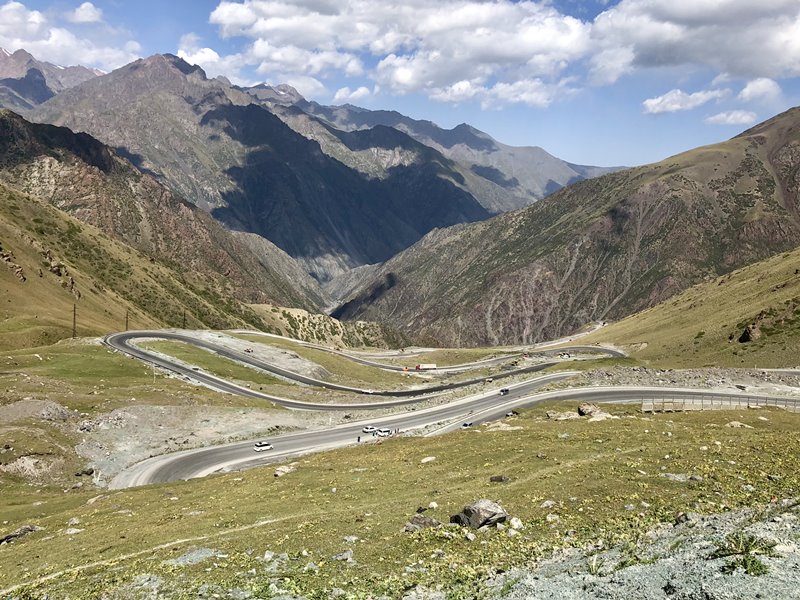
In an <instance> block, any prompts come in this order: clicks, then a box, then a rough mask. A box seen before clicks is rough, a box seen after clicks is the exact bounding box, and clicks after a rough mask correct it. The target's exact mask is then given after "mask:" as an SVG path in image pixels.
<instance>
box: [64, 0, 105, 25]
mask: <svg viewBox="0 0 800 600" xmlns="http://www.w3.org/2000/svg"><path fill="white" fill-rule="evenodd" d="M67 20H68V21H71V22H73V23H99V22H100V21H102V20H103V11H102V10H100V9H99V8H97V7H96V6H95V5H94V4H92V3H91V2H84V3H83V4H81V5H80V6H79V7H78V8H76V9H75V10H73V11H72V12H71V13H69V14H68V15H67Z"/></svg>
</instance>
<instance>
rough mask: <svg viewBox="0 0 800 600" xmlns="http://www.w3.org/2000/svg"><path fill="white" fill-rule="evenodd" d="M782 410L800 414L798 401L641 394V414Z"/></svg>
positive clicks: (736, 395)
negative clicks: (746, 409)
mask: <svg viewBox="0 0 800 600" xmlns="http://www.w3.org/2000/svg"><path fill="white" fill-rule="evenodd" d="M767 407H770V408H782V409H784V410H786V411H789V412H800V399H798V400H795V399H793V398H776V397H774V396H752V395H749V394H730V395H723V394H719V393H715V394H693V395H691V397H687V396H686V395H684V394H680V395H679V394H661V393H658V392H652V393H650V394H648V393H643V394H642V412H643V413H655V412H658V413H663V412H686V411H693V410H732V409H736V408H767Z"/></svg>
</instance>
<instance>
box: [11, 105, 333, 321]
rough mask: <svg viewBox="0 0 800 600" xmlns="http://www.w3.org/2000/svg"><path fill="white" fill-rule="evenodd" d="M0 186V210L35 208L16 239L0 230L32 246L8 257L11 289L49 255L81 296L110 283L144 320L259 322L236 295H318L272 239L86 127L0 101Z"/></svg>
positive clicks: (306, 303)
mask: <svg viewBox="0 0 800 600" xmlns="http://www.w3.org/2000/svg"><path fill="white" fill-rule="evenodd" d="M0 188H1V190H0V191H3V192H4V193H5V196H6V198H7V203H8V207H5V208H4V214H5V215H6V218H8V219H11V218H13V217H14V216H15V215H18V212H19V211H20V210H23V209H22V208H21V207H22V206H24V207H25V209H24V210H25V211H26V212H30V211H36V213H37V214H34V215H32V216H30V218H29V219H23V221H24V226H22V225H20V224H18V227H22V229H23V231H26V233H25V234H24V235H22V236H21V237H19V235H16V234H15V237H19V239H18V240H17V243H15V244H12V245H9V244H11V242H10V239H11V235H10V234H9V235H7V236H4V238H5V239H4V240H2V241H4V242H5V244H6V246H7V249H8V251H9V252H12V253H14V254H16V255H17V256H24V255H25V253H26V249H27V252H28V253H29V254H30V250H31V249H33V250H34V254H36V253H37V252H38V254H39V255H40V256H39V257H38V259H35V260H33V261H31V260H29V261H28V262H27V264H25V263H24V261H23V262H19V261H16V260H14V259H11V258H9V260H8V261H6V262H7V263H8V264H9V265H12V264H15V265H18V266H20V267H21V269H22V271H21V272H22V273H23V274H24V273H27V275H26V276H25V277H24V278H23V281H20V282H17V283H15V284H14V289H17V288H18V287H19V289H17V292H19V293H23V292H24V291H25V288H31V287H32V286H33V284H32V283H31V282H32V281H38V279H39V278H41V277H42V276H41V273H43V272H44V273H47V272H50V269H51V268H55V267H54V266H53V263H54V262H58V263H61V264H63V265H64V267H63V271H64V272H65V273H66V272H69V273H70V277H74V279H75V281H76V282H77V283H66V284H65V285H64V288H65V289H67V288H69V289H67V291H68V292H69V291H71V290H72V288H73V286H78V287H77V289H78V290H80V292H79V294H78V299H79V300H81V303H85V301H84V300H82V299H81V296H83V297H84V298H85V297H87V296H86V295H87V292H88V291H89V290H94V292H95V293H98V294H113V295H114V296H116V297H117V298H120V299H121V300H118V301H114V302H111V303H110V304H109V306H111V305H114V304H123V305H127V306H128V307H130V308H131V309H134V310H136V311H137V312H138V313H139V314H143V315H148V318H149V319H150V320H151V322H159V321H160V322H162V323H168V324H172V325H177V324H180V323H181V319H180V318H179V315H181V313H184V314H185V313H186V312H188V315H189V318H190V319H191V320H192V321H194V322H199V323H206V324H207V325H211V324H212V323H217V324H223V323H226V322H227V323H228V324H233V323H237V322H238V323H242V322H245V321H247V319H249V322H251V323H258V322H259V320H258V319H257V318H256V317H255V315H254V314H249V313H248V311H247V310H246V309H245V307H244V304H245V303H264V302H269V303H273V304H278V305H282V306H296V307H300V308H303V307H305V308H309V309H316V308H317V307H319V306H320V305H322V304H324V303H325V302H327V298H326V297H325V295H324V293H323V292H322V290H321V289H320V288H319V286H318V285H317V283H316V282H315V281H314V280H313V279H312V278H311V277H310V276H309V275H307V274H306V273H305V272H304V271H303V270H302V269H300V268H299V267H298V265H297V264H296V263H295V262H294V261H293V260H292V259H291V258H290V257H289V256H288V255H286V254H285V253H284V252H283V251H281V250H280V249H278V248H277V247H275V246H274V245H273V244H271V243H270V242H268V241H267V240H265V239H263V238H260V237H258V236H255V235H253V234H244V233H237V232H232V231H229V230H227V229H226V228H224V227H223V226H222V225H221V224H220V223H218V222H217V221H216V220H215V219H213V218H212V217H211V216H210V215H209V214H207V213H206V212H205V211H203V210H201V209H199V208H197V207H195V206H194V205H192V204H190V203H188V202H186V201H184V200H182V199H180V198H178V197H176V196H175V195H174V194H173V193H172V192H170V191H169V190H168V189H166V188H165V187H164V186H162V185H161V184H160V183H158V182H157V181H156V180H155V179H153V177H151V176H150V175H148V174H146V173H142V172H141V171H139V170H138V169H136V168H135V167H134V166H133V165H132V164H131V163H130V162H128V161H127V160H126V159H124V158H121V157H119V156H117V155H116V153H115V152H114V151H113V150H112V149H110V148H108V147H107V146H105V145H103V144H101V143H100V142H98V141H97V140H95V139H94V138H92V137H91V136H89V135H87V134H85V133H79V134H75V133H73V132H72V131H70V130H69V129H66V128H64V127H55V126H52V125H43V124H35V123H29V122H27V121H25V120H24V119H23V118H22V117H20V116H19V115H17V114H15V113H13V112H11V111H9V110H3V109H0ZM44 204H47V205H50V206H51V207H53V208H54V209H57V210H56V211H55V212H53V211H47V210H45V209H44V208H43V207H42V206H41V205H44ZM9 207H17V208H15V209H12V208H9ZM37 207H38V208H37ZM38 213H42V214H38ZM59 215H61V216H59ZM70 219H74V220H70ZM75 221H77V222H79V223H83V224H86V225H87V227H88V229H87V228H86V227H82V226H76V225H75V224H74V222H75ZM9 229H13V227H11V225H10V224H9ZM92 229H95V230H96V231H97V233H95V234H91V233H89V231H90V230H92ZM100 232H102V233H103V234H104V236H103V237H99V236H98V234H99V233H100ZM123 248H124V249H123ZM55 269H56V271H58V273H59V274H60V273H61V271H62V269H60V268H55ZM31 273H39V274H40V275H39V277H38V278H37V277H32V276H31ZM59 276H60V275H59ZM43 281H45V282H46V278H45V279H44V280H43ZM63 281H67V280H66V279H64V280H63ZM56 283H57V284H60V283H61V282H60V281H58V282H56ZM37 285H38V283H37ZM20 286H21V287H20ZM12 291H13V290H12V289H7V290H6V292H7V294H9V295H11V294H12ZM14 294H15V295H16V292H15V293H14ZM49 295H50V294H45V296H44V297H47V296H49ZM67 295H69V294H67ZM73 300H74V299H73ZM23 305H24V303H23ZM184 311H185V312H184ZM248 314H249V316H248Z"/></svg>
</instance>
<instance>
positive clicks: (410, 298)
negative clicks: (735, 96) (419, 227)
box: [334, 108, 800, 345]
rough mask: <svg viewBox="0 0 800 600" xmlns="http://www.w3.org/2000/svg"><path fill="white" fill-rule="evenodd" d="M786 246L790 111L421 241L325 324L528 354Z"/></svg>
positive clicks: (794, 171) (796, 229)
mask: <svg viewBox="0 0 800 600" xmlns="http://www.w3.org/2000/svg"><path fill="white" fill-rule="evenodd" d="M798 245H800V109H797V108H795V109H792V110H790V111H788V112H786V113H783V114H781V115H778V116H776V117H775V118H773V119H770V120H769V121H767V122H765V123H763V124H761V125H759V126H757V127H754V128H753V129H750V130H749V131H746V132H744V133H743V134H741V135H740V136H737V137H736V138H733V139H731V140H729V141H727V142H724V143H721V144H716V145H712V146H707V147H703V148H698V149H696V150H693V151H690V152H686V153H684V154H680V155H678V156H674V157H671V158H668V159H666V160H664V161H662V162H659V163H655V164H652V165H646V166H643V167H637V168H633V169H628V170H625V171H620V172H617V173H612V174H608V175H604V176H602V177H598V178H596V179H592V180H588V181H583V182H579V183H577V184H573V185H571V186H569V187H567V188H565V189H563V190H561V191H560V192H558V193H556V194H554V195H552V196H550V197H548V198H546V199H545V200H542V201H541V202H538V203H536V204H534V205H532V206H530V207H528V208H526V209H524V210H521V211H517V212H513V213H508V214H504V215H500V216H498V217H495V218H494V219H491V220H488V221H484V222H482V223H478V224H473V225H459V226H456V227H452V228H448V229H441V230H437V231H434V232H431V233H430V234H428V235H427V236H426V237H425V238H423V239H422V240H421V241H420V242H418V243H417V244H415V245H414V246H412V247H411V248H409V249H408V250H406V251H404V252H402V253H400V254H398V255H397V256H395V257H394V258H392V259H391V260H390V261H388V262H386V263H385V264H383V265H381V266H379V267H376V268H373V269H372V271H371V273H370V274H369V275H368V276H367V279H368V283H366V284H363V283H362V284H361V285H360V286H357V288H358V289H357V290H355V291H354V292H353V293H352V294H351V299H350V300H349V301H348V302H346V303H345V304H343V305H342V306H341V307H339V309H338V310H337V311H336V312H335V313H334V316H338V317H341V318H361V319H375V320H380V321H382V322H384V323H388V324H391V325H394V326H396V327H398V328H400V329H401V330H403V331H407V332H408V331H413V332H416V333H417V334H423V335H427V336H431V337H433V338H435V339H438V340H440V341H442V342H443V343H445V344H452V345H482V344H486V345H493V344H509V343H530V342H536V341H540V340H544V339H551V338H556V337H559V336H561V335H564V334H568V333H570V332H573V331H575V330H576V329H578V328H579V327H581V326H582V325H584V324H586V323H589V322H591V321H598V320H600V321H602V320H606V319H618V318H620V317H623V316H626V315H629V314H631V313H634V312H636V311H639V310H642V309H645V308H647V307H650V306H653V305H655V304H656V303H658V302H660V301H662V300H665V299H666V298H669V297H670V296H672V295H673V294H675V293H677V292H679V291H681V290H684V289H686V288H687V287H689V286H691V285H693V284H695V283H697V282H699V281H702V280H704V279H705V278H709V277H714V276H717V275H721V274H724V273H727V272H730V271H732V270H734V269H736V268H739V267H742V266H745V265H748V264H751V263H754V262H756V261H758V260H761V259H764V258H767V257H769V256H771V255H773V254H775V253H777V252H781V251H785V250H790V249H793V248H795V247H797V246H798ZM364 275H365V274H363V273H362V281H363V278H364Z"/></svg>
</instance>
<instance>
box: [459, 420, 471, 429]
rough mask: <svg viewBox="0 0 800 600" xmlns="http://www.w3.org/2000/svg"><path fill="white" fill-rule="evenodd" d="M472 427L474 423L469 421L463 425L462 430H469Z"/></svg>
mask: <svg viewBox="0 0 800 600" xmlns="http://www.w3.org/2000/svg"><path fill="white" fill-rule="evenodd" d="M470 427H472V421H467V422H466V423H463V424H462V425H461V429H469V428H470Z"/></svg>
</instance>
